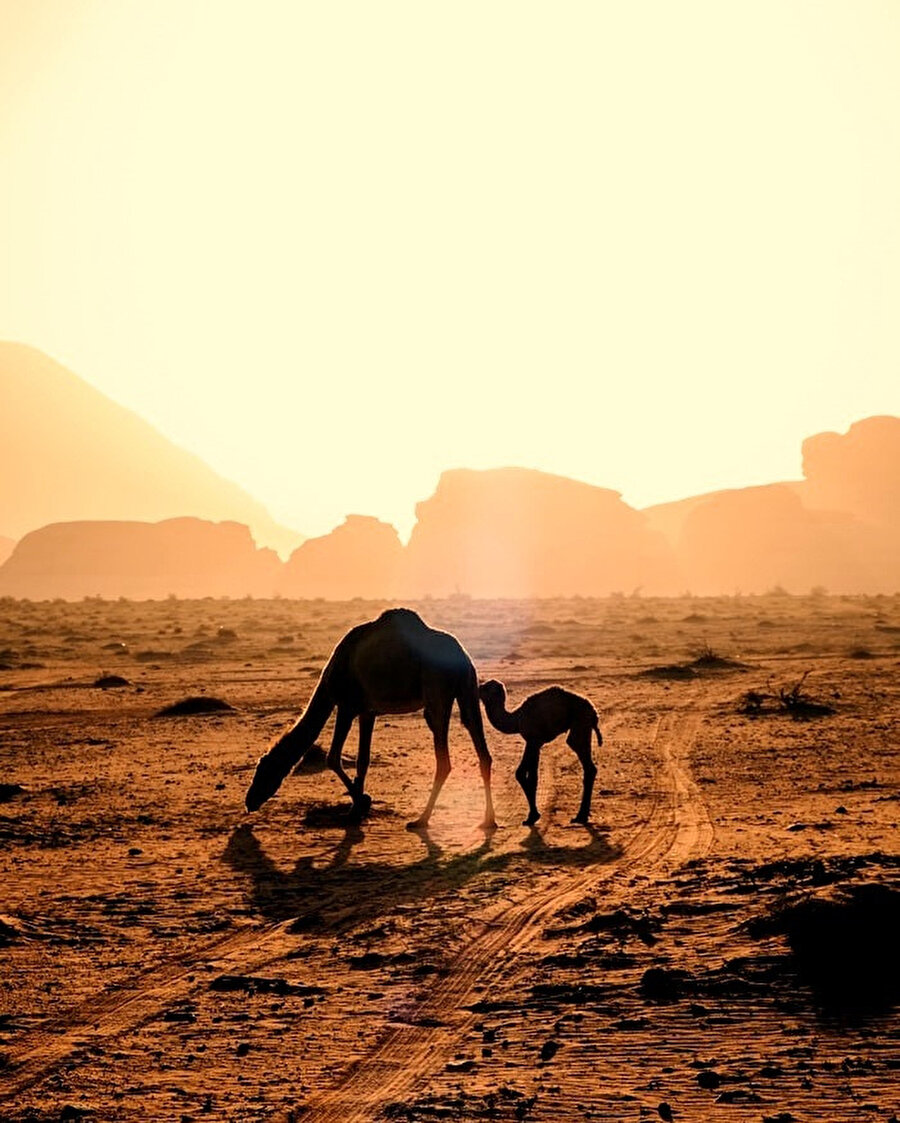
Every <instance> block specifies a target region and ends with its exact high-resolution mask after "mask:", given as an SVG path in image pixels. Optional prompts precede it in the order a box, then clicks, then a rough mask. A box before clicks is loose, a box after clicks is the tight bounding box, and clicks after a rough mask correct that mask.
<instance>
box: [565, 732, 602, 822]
mask: <svg viewBox="0 0 900 1123" xmlns="http://www.w3.org/2000/svg"><path fill="white" fill-rule="evenodd" d="M566 744H567V745H569V747H570V748H571V749H573V751H574V752H575V755H576V756H577V757H578V759H579V760H580V761H581V769H582V772H583V773H584V779H583V786H582V789H581V806H580V807H579V808H578V814H577V815H576V816H575V817H574V819H573V820H572V822H573V823H586V822H587V821H588V819H589V818H590V817H591V795H592V793H593V790H594V781H595V780H596V779H597V766H596V765H595V764H594V761H593V759H592V757H591V730H590V729H577V730H576V729H573V730H572V731H571V733H570V734H569V736H568V737H567V738H566Z"/></svg>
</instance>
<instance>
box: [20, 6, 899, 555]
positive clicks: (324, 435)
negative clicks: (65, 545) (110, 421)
mask: <svg viewBox="0 0 900 1123" xmlns="http://www.w3.org/2000/svg"><path fill="white" fill-rule="evenodd" d="M898 62H900V9H897V8H891V7H887V6H883V5H876V4H874V3H863V4H857V5H852V6H851V5H848V4H839V3H830V4H815V5H813V4H807V3H797V2H795V3H783V4H774V3H763V4H760V5H754V6H752V7H750V8H741V9H735V8H731V7H725V6H722V5H717V4H712V3H690V4H686V5H679V6H678V7H677V8H672V7H670V6H667V5H664V4H651V5H648V6H643V7H641V8H640V9H636V8H624V9H623V8H619V7H615V8H613V7H612V6H608V7H598V6H596V5H589V4H572V5H568V6H566V7H565V8H563V9H559V8H554V9H551V8H549V7H547V6H542V5H537V4H531V5H512V4H500V5H492V6H490V7H488V8H485V7H483V6H476V5H471V4H463V5H458V6H454V8H453V9H452V10H445V9H434V8H430V7H422V6H418V5H414V4H400V3H392V4H387V5H379V6H378V7H377V9H372V8H368V7H366V6H365V5H352V6H350V7H342V8H341V9H339V10H338V9H331V8H327V7H326V8H316V9H309V8H302V9H300V8H297V7H296V6H294V5H291V4H287V3H269V4H266V5H264V6H263V7H261V8H256V7H254V8H251V7H250V6H249V5H246V4H243V3H231V4H220V5H216V6H215V7H209V6H207V5H203V4H199V3H179V4H177V5H176V4H174V3H161V4H157V5H153V6H152V7H148V6H146V5H142V4H139V3H136V2H127V0H126V2H121V3H115V4H114V3H109V2H106V0H73V2H71V3H69V4H67V5H66V6H65V7H60V6H58V5H52V4H51V3H50V2H49V0H34V2H30V3H11V4H7V5H5V6H4V7H3V10H2V12H0V75H2V78H0V81H2V84H3V92H4V98H5V105H6V107H7V111H6V113H5V114H4V117H3V120H2V122H0V158H2V159H3V161H4V164H5V166H6V167H7V168H8V169H9V172H8V174H6V175H5V176H4V179H3V182H2V184H0V198H2V199H3V203H4V205H3V207H2V208H0V237H2V239H3V241H4V244H5V246H6V247H7V254H6V256H7V268H6V270H4V271H3V273H2V274H0V337H2V338H8V339H12V340H16V341H20V342H22V343H26V344H28V345H30V346H33V347H35V348H37V349H39V350H41V351H43V352H45V353H47V354H48V355H50V356H52V357H53V358H54V359H56V360H57V361H59V362H61V363H62V364H63V365H65V366H66V367H67V368H69V369H70V370H72V371H73V372H74V373H76V374H77V375H78V376H79V377H81V378H83V379H84V380H85V381H87V382H88V383H90V384H91V385H93V386H94V387H96V388H97V389H98V390H100V391H101V392H102V393H104V394H106V395H107V396H108V397H110V398H111V399H113V400H114V401H116V402H119V403H121V404H122V405H124V406H126V407H128V408H129V409H132V410H134V411H135V412H136V413H137V414H138V415H139V416H141V417H143V418H145V419H146V420H147V421H149V422H150V423H151V424H152V425H153V426H155V427H156V428H157V429H158V430H159V431H160V432H161V433H162V434H163V435H164V436H166V437H168V438H169V439H171V440H172V441H174V442H175V443H176V444H177V445H179V446H181V447H182V448H184V449H187V450H189V451H191V452H193V453H195V454H196V455H198V456H199V457H201V458H202V459H203V460H204V461H206V462H207V463H208V464H210V465H211V466H212V467H213V468H214V469H215V470H216V471H217V472H219V473H221V474H222V475H223V476H225V477H226V478H228V479H230V480H233V481H235V482H237V483H239V484H240V485H241V486H242V487H243V488H245V489H246V490H247V491H248V492H249V493H250V494H251V495H252V496H254V497H255V498H257V499H258V500H259V501H260V502H262V503H264V504H265V505H266V507H267V508H268V510H269V511H270V512H271V514H272V516H273V517H274V518H275V519H277V520H279V521H280V522H282V523H284V524H285V525H288V526H292V527H296V528H297V529H298V530H300V531H301V532H302V533H303V534H306V535H309V536H315V535H320V534H323V533H327V532H328V531H329V530H331V529H332V528H333V527H335V526H336V525H338V524H339V523H340V522H341V521H342V520H343V518H344V516H345V515H347V514H349V513H357V512H358V513H362V514H367V515H373V516H375V517H378V518H381V519H384V520H385V521H387V522H390V523H392V524H393V525H394V526H396V527H397V528H398V530H399V531H400V533H401V535H402V536H403V537H404V538H405V537H406V536H407V535H408V533H409V530H410V528H411V526H412V523H413V521H414V518H415V504H416V502H418V501H420V500H422V499H425V498H427V496H428V495H430V494H431V492H432V491H433V489H434V487H435V485H436V483H437V480H438V478H439V476H440V474H441V472H442V471H444V470H447V469H452V468H457V467H461V468H475V469H483V468H493V467H504V466H511V465H517V466H522V467H529V468H535V469H537V470H540V471H544V472H550V473H554V474H557V475H562V476H566V477H568V478H571V479H576V480H581V481H584V482H586V483H591V484H594V485H596V486H600V487H605V488H610V489H612V490H615V491H618V492H620V493H621V494H622V496H623V498H624V500H625V502H627V503H628V504H630V505H631V506H633V507H638V508H642V507H646V506H649V505H652V504H655V503H659V502H666V501H670V500H675V499H680V498H686V497H688V496H691V495H696V494H701V493H704V492H709V491H714V490H719V489H722V488H730V487H747V486H751V485H754V484H761V483H768V482H774V481H779V480H791V479H799V478H800V477H801V465H800V445H801V442H802V440H803V439H804V438H806V437H808V436H810V435H813V434H815V433H818V432H821V431H826V430H835V431H838V432H845V431H846V430H847V428H848V427H849V425H850V424H852V423H853V422H854V421H857V420H859V419H861V418H864V417H867V416H871V415H876V414H890V415H898V414H900V379H898V378H897V371H898V369H900V339H898V337H897V335H896V331H895V330H894V322H893V321H894V315H895V309H896V307H897V306H898V305H900V222H898V218H897V209H896V199H897V198H900V115H898V113H897V112H896V110H897V109H898V107H900V66H898Z"/></svg>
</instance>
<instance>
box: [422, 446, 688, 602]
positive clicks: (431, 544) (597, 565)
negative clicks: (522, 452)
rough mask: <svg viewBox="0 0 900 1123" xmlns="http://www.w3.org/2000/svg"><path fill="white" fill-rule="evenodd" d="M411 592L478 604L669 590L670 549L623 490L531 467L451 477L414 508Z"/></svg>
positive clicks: (444, 478)
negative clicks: (461, 596) (462, 597)
mask: <svg viewBox="0 0 900 1123" xmlns="http://www.w3.org/2000/svg"><path fill="white" fill-rule="evenodd" d="M416 517H417V521H416V525H415V526H414V528H413V532H412V535H411V537H410V540H409V545H408V546H407V548H406V557H405V559H404V570H405V572H404V578H403V582H402V584H403V588H404V589H405V590H406V591H407V593H408V594H411V595H414V596H422V595H427V594H430V595H432V596H447V595H452V594H453V593H456V592H459V593H468V594H470V595H472V596H479V597H532V596H534V597H551V596H567V595H574V594H577V595H583V596H603V595H605V594H608V593H611V592H617V591H619V592H626V593H631V592H633V591H634V590H635V589H638V588H641V589H643V590H644V591H646V592H648V593H651V592H666V591H669V590H671V589H672V588H673V586H675V585H676V583H677V582H676V573H675V563H674V557H673V555H672V551H671V549H670V547H669V545H668V543H667V542H666V541H665V539H664V537H663V536H662V535H661V534H659V533H658V532H657V531H655V530H653V529H652V527H651V526H650V524H649V522H648V520H647V519H646V518H645V516H644V515H642V514H641V513H640V512H639V511H636V510H634V509H633V508H632V507H629V506H628V505H627V504H626V503H624V502H623V501H622V499H621V497H620V495H619V493H618V492H616V491H609V490H607V489H606V488H601V487H594V486H592V485H591V484H586V483H581V482H579V481H577V480H571V479H567V478H566V477H564V476H555V475H551V474H548V473H546V472H538V471H534V470H532V469H529V468H497V469H491V470H487V471H473V470H469V469H457V470H454V471H449V472H444V473H443V474H442V476H441V478H440V480H439V482H438V486H437V490H436V491H435V493H434V495H433V496H432V497H431V498H430V499H427V500H425V501H424V502H423V503H419V504H418V505H417V506H416Z"/></svg>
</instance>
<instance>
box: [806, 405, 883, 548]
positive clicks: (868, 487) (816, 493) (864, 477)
mask: <svg viewBox="0 0 900 1123" xmlns="http://www.w3.org/2000/svg"><path fill="white" fill-rule="evenodd" d="M803 475H804V476H805V481H804V482H803V483H802V484H800V485H799V487H798V491H799V493H800V495H801V497H802V499H803V502H804V504H805V505H806V506H807V507H812V508H816V509H818V510H828V511H846V512H848V513H849V514H851V515H856V516H857V518H859V519H862V520H863V521H864V522H868V523H873V524H875V525H883V526H886V527H888V528H889V529H892V530H894V531H900V417H867V418H865V419H864V420H863V421H857V422H855V423H854V424H853V425H851V426H850V428H849V429H848V431H847V432H846V433H845V434H843V435H841V434H839V433H818V434H817V435H816V436H814V437H808V438H807V439H806V440H805V441H804V442H803Z"/></svg>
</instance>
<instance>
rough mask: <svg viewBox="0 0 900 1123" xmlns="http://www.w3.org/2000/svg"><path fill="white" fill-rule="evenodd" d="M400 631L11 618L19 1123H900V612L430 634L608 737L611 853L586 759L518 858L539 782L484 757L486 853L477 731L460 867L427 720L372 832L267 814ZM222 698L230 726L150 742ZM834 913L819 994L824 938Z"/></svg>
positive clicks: (694, 609)
mask: <svg viewBox="0 0 900 1123" xmlns="http://www.w3.org/2000/svg"><path fill="white" fill-rule="evenodd" d="M384 607H386V604H384V603H381V602H364V601H351V602H325V601H289V600H271V601H254V600H232V601H229V600H212V599H208V600H196V601H178V600H174V599H170V600H164V601H153V602H140V603H138V602H128V601H103V600H85V601H82V602H78V603H70V604H65V603H61V602H45V603H30V602H20V601H12V600H6V601H3V602H2V603H0V847H2V848H0V871H2V885H3V892H2V897H0V964H2V971H0V1120H4V1121H6V1120H9V1121H12V1120H15V1121H24V1120H32V1121H38V1120H41V1121H43V1120H61V1119H72V1120H74V1119H84V1120H89V1121H94V1120H148V1119H154V1120H180V1121H183V1123H187V1121H190V1120H198V1121H201V1120H206V1119H210V1120H215V1119H219V1120H281V1121H286V1120H300V1119H302V1120H304V1123H310V1121H313V1120H315V1121H317V1123H318V1121H325V1120H331V1121H334V1123H338V1121H340V1123H345V1121H366V1120H392V1119H393V1120H435V1119H449V1120H456V1119H477V1120H481V1119H485V1120H488V1119H490V1120H529V1121H535V1123H537V1121H560V1120H583V1119H584V1120H588V1119H590V1120H629V1121H632V1120H639V1119H641V1118H647V1119H651V1120H653V1119H658V1118H667V1117H669V1116H671V1117H672V1118H674V1119H675V1120H678V1119H684V1120H689V1119H694V1120H696V1119H707V1118H715V1119H727V1120H735V1121H743V1120H753V1121H754V1123H759V1121H761V1120H763V1119H767V1120H778V1121H779V1123H790V1120H791V1119H795V1120H798V1121H808V1120H823V1121H824V1120H828V1121H832V1123H833V1121H835V1120H856V1119H859V1120H878V1119H884V1120H888V1119H890V1118H891V1117H892V1115H894V1114H896V1113H898V1112H900V1019H898V1017H897V1014H896V1001H897V999H898V998H900V995H898V988H897V979H898V976H897V971H898V969H897V963H896V958H897V955H896V950H895V946H900V942H898V940H897V932H898V919H900V918H898V916H897V913H896V901H897V893H898V891H900V839H898V831H897V820H898V806H900V804H898V799H900V767H898V730H900V675H898V669H900V597H825V596H822V597H789V596H777V595H771V596H767V597H723V598H719V599H700V598H690V597H684V598H678V599H668V600H656V599H649V598H636V597H635V598H622V597H617V598H610V599H597V600H591V599H578V598H575V599H568V600H540V601H499V600H495V601H487V600H485V601H480V600H470V599H468V598H453V599H449V600H435V601H428V602H420V603H417V604H412V605H411V607H414V608H415V609H416V610H417V611H418V612H419V613H420V614H421V615H422V617H423V618H424V619H425V620H426V622H427V623H429V624H431V625H432V626H434V627H438V628H443V629H446V630H449V631H452V632H453V633H454V634H455V635H456V636H457V637H458V638H459V639H460V640H461V642H462V643H463V644H464V645H465V646H466V648H467V650H468V651H469V653H470V654H471V656H472V658H473V659H474V661H475V664H476V666H477V668H478V671H479V674H480V676H481V678H483V679H485V678H498V679H501V680H502V681H503V682H505V684H506V686H507V689H508V692H509V699H510V704H511V705H516V704H518V702H519V701H521V700H523V699H524V697H525V696H526V695H527V694H529V693H531V692H533V691H536V690H538V689H541V688H542V687H544V686H547V685H549V684H551V683H560V684H562V685H564V686H566V687H568V688H570V689H572V690H576V691H578V692H579V693H582V694H585V695H587V696H588V697H590V698H591V699H592V701H593V702H594V704H595V705H596V707H597V709H598V710H599V712H600V716H601V728H602V730H603V735H604V744H603V747H602V748H601V749H599V750H598V749H596V747H595V750H594V754H595V760H596V762H597V764H598V767H599V774H598V779H597V789H596V791H595V795H594V802H593V816H592V821H591V823H590V824H589V826H587V827H582V826H573V825H571V824H570V822H569V820H570V818H571V816H572V815H573V814H574V813H575V811H576V809H577V806H578V797H579V792H580V775H581V774H580V769H579V767H578V763H577V760H576V758H575V756H574V754H573V753H572V752H571V751H570V750H569V749H568V748H567V747H566V745H565V743H564V742H563V741H562V740H560V741H559V742H556V743H554V744H552V745H548V746H546V747H545V749H544V750H543V754H542V758H541V770H540V783H539V787H538V806H539V808H540V809H541V811H542V813H543V815H542V818H541V819H540V821H539V822H538V824H537V826H536V827H534V828H531V829H529V828H527V827H525V826H522V825H521V820H522V818H523V817H524V815H525V811H526V806H525V800H524V797H523V795H522V792H521V790H520V789H519V787H518V785H517V784H516V782H515V779H514V775H513V773H514V770H515V767H516V765H517V763H518V760H519V756H520V753H521V749H522V743H521V741H520V740H519V739H518V738H516V737H511V736H504V735H503V734H500V733H498V732H497V731H496V730H494V729H492V728H491V727H490V726H486V732H487V738H488V743H489V745H490V748H491V752H492V753H493V756H494V792H495V801H496V806H497V817H498V820H499V822H500V828H499V829H498V830H497V831H496V832H495V833H493V834H490V835H485V834H484V833H482V832H481V831H479V829H478V826H477V824H478V822H479V821H480V817H481V809H482V797H481V785H480V781H479V778H478V770H477V761H476V758H475V753H474V750H473V748H472V744H471V742H470V741H469V739H468V737H467V736H466V734H465V732H464V730H463V729H462V727H461V726H460V724H459V721H458V718H457V717H456V716H454V719H453V723H452V725H451V754H452V760H453V772H452V774H451V776H450V778H449V780H448V781H447V784H446V786H445V788H444V791H443V793H442V795H441V798H440V800H439V802H438V805H437V809H436V811H435V813H434V816H433V819H432V822H431V826H430V829H429V830H428V831H427V832H420V833H411V832H409V831H407V830H406V829H404V825H405V823H406V822H407V820H409V819H411V818H413V817H414V816H415V815H416V814H418V812H419V811H421V808H422V806H423V805H424V802H425V799H426V797H427V794H428V790H429V788H430V785H431V778H432V773H433V768H434V755H433V751H432V748H431V740H430V735H429V733H428V730H427V727H426V726H425V723H424V721H423V719H422V716H421V715H409V716H399V717H389V718H385V719H382V720H380V721H379V722H378V724H377V725H376V729H375V738H374V744H373V754H372V767H371V770H370V772H369V779H368V790H369V792H370V794H371V795H372V797H373V801H374V802H373V808H372V814H371V817H370V818H369V819H368V820H366V821H365V822H363V823H362V824H355V823H353V822H351V821H350V820H349V819H348V817H347V810H348V807H349V801H348V800H347V797H346V795H345V793H344V791H343V788H342V787H341V785H340V783H339V781H338V780H337V779H336V778H335V777H334V776H333V775H332V774H331V773H330V772H327V771H322V770H318V771H317V770H315V769H314V768H309V767H308V768H306V769H305V770H303V771H302V772H300V773H299V774H296V775H293V776H290V777H288V779H287V780H286V781H285V783H284V785H283V786H282V788H281V790H280V791H279V793H278V794H277V795H276V796H275V797H274V799H272V800H271V801H270V802H269V803H267V804H266V805H265V806H264V807H263V808H262V809H261V810H260V811H259V812H258V813H256V814H255V815H252V816H249V815H247V814H246V813H245V812H244V808H243V796H244V792H245V791H246V788H247V785H248V783H249V781H250V778H251V776H252V773H253V768H254V765H255V761H256V758H257V757H258V756H259V755H260V754H261V753H262V752H264V751H265V750H266V748H267V747H268V745H269V744H270V743H271V741H272V739H273V737H274V736H275V735H277V734H278V733H280V732H282V731H283V730H284V729H286V728H287V727H288V726H289V725H290V724H291V723H292V721H293V720H294V718H295V717H296V716H297V715H298V714H299V712H300V711H301V710H302V708H303V706H304V704H305V703H306V701H307V699H308V698H309V696H310V693H311V691H312V688H313V686H314V685H315V682H316V679H317V677H318V674H319V671H320V670H321V668H322V666H323V665H324V663H325V661H326V659H327V657H328V655H329V653H330V651H331V649H332V647H333V645H334V644H335V643H336V641H337V640H338V639H339V638H340V637H341V636H342V635H343V633H344V632H345V631H346V630H347V629H348V628H349V627H351V626H352V625H354V624H357V623H360V622H362V621H364V620H368V619H372V618H374V617H375V616H376V615H378V613H379V612H380V611H381V610H382V609H383V608H384ZM104 676H107V677H108V676H119V677H121V678H122V679H125V680H126V682H125V684H124V685H119V686H115V685H107V686H106V687H105V688H104V687H103V686H100V685H96V684H97V683H98V681H100V680H101V679H102V678H103V677H104ZM203 695H207V696H210V697H215V698H219V699H222V700H224V701H225V702H227V703H229V704H230V705H231V706H232V707H233V710H224V711H219V712H215V713H209V714H194V715H187V716H174V717H160V716H154V715H156V714H158V712H159V711H160V710H161V709H163V708H164V707H165V706H168V705H170V704H172V703H175V702H178V701H180V700H182V699H184V698H187V697H191V696H203ZM806 703H812V705H811V706H809V705H805V704H806ZM817 707H822V708H823V709H825V710H826V711H831V712H818V710H817ZM329 735H330V728H326V730H325V732H324V733H323V736H322V744H323V745H324V746H325V747H326V748H327V744H328V737H329ZM354 753H355V734H351V738H350V741H349V742H348V746H347V750H346V757H347V758H348V760H349V763H350V765H352V763H353V754H354ZM351 771H352V767H351ZM817 902H818V905H820V906H822V907H823V909H824V910H825V911H823V912H821V913H820V914H815V916H816V917H818V919H817V920H816V921H815V925H814V932H815V934H816V937H817V938H816V940H815V941H814V943H815V946H816V947H818V948H820V949H824V951H825V952H828V951H829V948H832V946H833V947H834V949H835V950H834V955H833V958H832V959H831V960H826V963H825V976H826V977H825V978H824V979H823V978H822V976H821V975H819V976H817V975H816V974H815V972H814V971H813V969H812V968H811V967H810V963H809V960H808V958H804V945H803V943H802V938H803V933H802V932H799V935H798V931H799V930H798V929H797V927H796V925H795V926H794V927H791V925H792V924H793V923H794V921H793V920H792V919H791V918H796V917H797V916H799V915H801V913H800V911H798V910H801V909H802V908H803V907H807V906H810V904H812V905H813V906H815V905H816V903H817ZM867 902H868V903H869V904H872V902H874V905H873V907H871V908H869V911H868V912H866V911H865V909H862V906H863V905H866V903H867ZM829 908H831V909H832V910H838V911H839V914H840V916H841V917H843V918H844V919H846V918H847V917H850V920H849V921H848V923H849V924H850V927H851V929H852V930H851V931H850V932H849V935H848V934H847V933H846V932H844V930H843V929H841V931H842V932H844V934H843V935H842V936H840V937H839V938H833V933H832V932H831V930H830V929H829V927H828V925H829V923H830V922H829V917H831V916H832V915H838V911H835V912H833V913H831V912H828V909H829ZM854 909H855V911H854ZM841 910H842V911H841ZM892 910H893V911H892ZM804 915H805V914H804ZM859 917H862V920H861V921H860V923H859V924H858V925H857V927H856V928H853V924H854V923H856V920H857V919H858V918H859ZM841 923H843V920H842V921H841ZM829 941H830V942H829ZM886 947H887V948H888V953H887V954H885V948H886ZM792 949H793V950H792Z"/></svg>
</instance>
